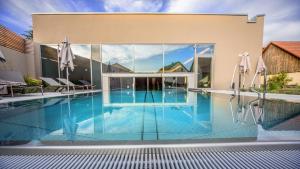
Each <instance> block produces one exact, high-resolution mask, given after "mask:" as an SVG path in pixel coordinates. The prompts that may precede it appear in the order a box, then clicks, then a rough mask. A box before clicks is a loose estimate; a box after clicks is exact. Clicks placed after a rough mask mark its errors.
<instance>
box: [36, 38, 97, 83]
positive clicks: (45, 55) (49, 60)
mask: <svg viewBox="0 0 300 169" xmlns="http://www.w3.org/2000/svg"><path fill="white" fill-rule="evenodd" d="M40 47H41V62H42V76H43V77H50V78H53V79H56V78H58V77H61V78H66V69H65V70H63V71H61V70H60V69H59V68H60V65H59V62H58V55H57V52H58V51H57V47H58V46H57V45H41V46H40ZM71 49H72V51H73V54H74V55H75V59H74V60H73V62H74V71H71V70H69V79H70V81H71V82H73V83H75V84H82V82H80V81H82V80H84V81H87V82H89V83H91V45H77V44H72V45H71ZM98 53H99V52H98ZM98 62H100V58H98ZM95 68H96V66H95ZM99 69H100V68H99ZM99 74H100V71H99ZM99 83H100V82H99Z"/></svg>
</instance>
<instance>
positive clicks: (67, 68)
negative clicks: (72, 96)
mask: <svg viewBox="0 0 300 169" xmlns="http://www.w3.org/2000/svg"><path fill="white" fill-rule="evenodd" d="M66 71H67V88H68V93H70V86H69V68H68V67H67V70H66Z"/></svg>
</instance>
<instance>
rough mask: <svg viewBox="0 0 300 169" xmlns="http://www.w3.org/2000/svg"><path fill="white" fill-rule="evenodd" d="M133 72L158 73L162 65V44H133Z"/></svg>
mask: <svg viewBox="0 0 300 169" xmlns="http://www.w3.org/2000/svg"><path fill="white" fill-rule="evenodd" d="M134 51H135V52H134V54H135V62H134V66H135V72H136V73H159V72H161V70H162V67H163V47H162V45H135V46H134Z"/></svg>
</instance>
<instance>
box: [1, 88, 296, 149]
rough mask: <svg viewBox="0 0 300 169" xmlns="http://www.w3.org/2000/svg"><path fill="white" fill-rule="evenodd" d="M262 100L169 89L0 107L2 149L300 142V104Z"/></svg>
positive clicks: (102, 93) (70, 97) (57, 99)
mask: <svg viewBox="0 0 300 169" xmlns="http://www.w3.org/2000/svg"><path fill="white" fill-rule="evenodd" d="M256 99H257V98H251V97H241V98H238V97H231V96H229V95H224V94H210V93H208V94H201V93H195V92H187V91H185V90H180V89H169V90H165V91H163V92H162V91H148V92H146V91H136V92H133V91H130V90H125V91H111V92H100V93H95V94H86V95H75V96H69V97H67V96H65V97H56V98H48V99H40V100H31V101H22V102H14V103H8V104H0V141H1V144H2V145H11V144H27V143H33V142H34V143H39V144H49V143H52V142H55V143H58V144H59V143H74V142H76V143H77V142H79V143H80V142H82V143H84V144H90V143H103V142H108V143H113V142H119V141H120V142H122V141H126V142H128V141H129V142H130V141H133V142H143V141H149V142H168V141H171V142H172V141H182V142H185V141H195V142H197V141H201V142H211V141H216V142H223V141H241V140H247V141H249V140H251V141H260V140H264V139H274V137H272V136H273V135H274V132H277V131H278V132H281V133H284V134H281V135H278V134H277V138H275V139H278V138H279V139H299V140H300V135H299V134H298V133H299V131H300V127H299V125H298V123H297V122H295V120H294V121H293V119H299V117H298V116H299V114H300V104H298V103H290V102H285V101H277V100H265V102H264V108H263V109H259V107H258V106H257V105H258V104H260V103H261V100H260V102H258V101H255V100H256ZM252 101H253V102H252ZM252 103H253V104H252ZM260 110H263V111H260ZM296 121H297V120H296ZM272 134H273V135H272ZM270 135H271V136H270ZM275 135H276V133H275ZM286 136H288V137H286Z"/></svg>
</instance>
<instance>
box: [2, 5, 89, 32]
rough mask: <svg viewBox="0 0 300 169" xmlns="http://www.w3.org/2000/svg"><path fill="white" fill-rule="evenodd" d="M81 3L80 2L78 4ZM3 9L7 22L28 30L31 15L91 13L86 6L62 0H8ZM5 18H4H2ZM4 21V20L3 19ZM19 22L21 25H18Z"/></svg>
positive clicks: (30, 23)
mask: <svg viewBox="0 0 300 169" xmlns="http://www.w3.org/2000/svg"><path fill="white" fill-rule="evenodd" d="M78 3H79V2H78ZM1 5H2V9H4V10H5V11H6V13H8V14H9V15H7V16H6V17H7V18H6V19H5V22H7V23H10V24H12V25H15V26H16V27H18V28H21V29H24V30H26V29H28V27H30V26H31V25H32V21H31V14H32V13H38V12H71V11H74V10H75V11H89V10H90V9H89V8H88V7H86V6H84V7H82V6H80V5H78V4H76V3H74V2H73V1H69V2H68V3H65V2H62V1H60V0H31V1H30V2H29V1H27V0H7V1H5V2H3V3H1ZM1 17H4V16H1ZM2 20H3V18H2ZM17 22H19V23H20V24H17Z"/></svg>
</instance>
